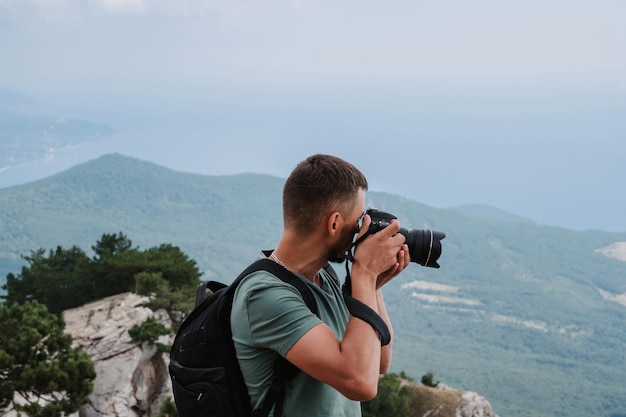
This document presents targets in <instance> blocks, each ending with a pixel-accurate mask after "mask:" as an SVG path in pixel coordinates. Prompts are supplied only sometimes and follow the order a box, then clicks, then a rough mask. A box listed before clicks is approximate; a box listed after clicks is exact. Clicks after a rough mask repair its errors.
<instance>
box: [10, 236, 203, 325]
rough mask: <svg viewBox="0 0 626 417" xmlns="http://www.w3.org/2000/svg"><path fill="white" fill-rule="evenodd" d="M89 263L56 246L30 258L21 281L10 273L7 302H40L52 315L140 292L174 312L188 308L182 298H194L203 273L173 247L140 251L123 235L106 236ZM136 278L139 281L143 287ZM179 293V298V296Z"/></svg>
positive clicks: (78, 254)
mask: <svg viewBox="0 0 626 417" xmlns="http://www.w3.org/2000/svg"><path fill="white" fill-rule="evenodd" d="M92 250H93V251H94V253H95V255H94V256H93V257H92V258H89V257H87V255H86V254H85V252H84V251H83V250H82V249H80V248H78V247H77V246H72V247H71V248H70V249H63V248H62V247H61V246H57V248H56V249H55V250H50V251H49V252H48V253H47V255H46V252H45V250H44V249H38V250H36V251H33V252H31V255H30V256H25V257H24V259H25V260H26V261H27V263H28V266H24V267H22V272H21V273H20V274H18V275H14V274H12V273H9V274H8V275H7V282H6V284H5V285H4V286H3V289H5V290H6V291H7V293H6V295H5V296H3V298H5V299H6V300H7V301H8V302H15V303H24V302H26V301H28V300H36V301H38V302H40V303H42V304H44V305H45V306H46V307H47V308H48V310H49V311H50V312H51V313H54V314H60V313H61V312H62V311H63V310H66V309H69V308H73V307H77V306H80V305H83V304H85V303H87V302H89V301H93V300H97V299H101V298H104V297H107V296H110V295H114V294H120V293H123V292H127V291H132V290H135V289H137V288H139V289H140V290H143V291H144V292H154V293H155V294H157V295H159V296H161V297H163V298H162V299H161V301H159V303H161V304H164V306H165V307H167V308H168V309H169V310H170V311H171V310H173V309H174V308H177V307H178V308H186V307H187V304H185V303H184V302H183V301H182V297H188V296H189V294H190V293H193V292H195V288H196V287H197V285H198V283H199V277H200V272H199V270H198V268H197V266H196V263H195V261H193V260H190V259H189V258H188V256H187V255H185V254H184V253H183V252H182V251H181V250H180V249H179V248H177V247H175V246H172V245H170V244H161V245H159V246H158V247H153V248H149V249H147V250H144V251H141V250H139V249H137V248H133V247H132V242H131V241H130V240H129V239H128V238H127V237H126V236H125V235H124V234H123V233H121V232H120V233H118V234H106V233H105V234H104V235H102V238H101V239H100V240H99V241H98V242H97V243H96V244H95V245H94V246H92ZM135 277H139V283H137V282H136V280H135ZM179 293H180V294H179Z"/></svg>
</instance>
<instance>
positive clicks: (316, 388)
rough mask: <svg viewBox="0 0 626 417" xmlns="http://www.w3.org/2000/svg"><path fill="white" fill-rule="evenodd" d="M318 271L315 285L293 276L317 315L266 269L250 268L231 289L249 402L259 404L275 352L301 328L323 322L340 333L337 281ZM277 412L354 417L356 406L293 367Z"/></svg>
mask: <svg viewBox="0 0 626 417" xmlns="http://www.w3.org/2000/svg"><path fill="white" fill-rule="evenodd" d="M320 274H321V277H322V286H321V287H319V286H317V285H315V284H313V283H312V282H311V281H309V280H307V279H306V278H304V277H301V276H298V277H299V278H300V279H302V280H303V281H304V282H305V283H306V284H307V285H308V287H309V289H310V290H311V292H312V293H313V296H314V298H315V301H316V303H317V308H318V311H319V315H320V318H318V317H317V316H316V315H314V314H313V313H311V310H309V308H308V307H307V306H306V304H305V303H304V300H303V299H302V296H301V295H300V292H299V291H298V290H297V289H296V288H295V287H293V286H292V285H290V284H287V283H285V282H283V281H282V280H280V279H279V278H277V277H275V276H274V275H272V274H270V273H269V272H266V271H257V272H254V273H252V274H250V275H249V276H248V277H247V278H246V279H244V280H243V281H242V282H241V284H240V285H239V287H238V288H237V290H236V292H235V299H234V301H233V309H232V313H231V324H232V331H233V340H234V342H235V349H236V351H237V358H238V359H239V364H240V366H241V371H242V373H243V376H244V379H245V381H246V384H247V386H248V392H249V393H250V397H251V399H252V405H253V407H258V406H259V405H260V404H261V401H262V399H263V396H264V395H265V393H266V391H267V389H268V387H269V386H270V383H271V380H272V376H273V365H274V361H275V360H276V358H277V355H281V356H285V354H286V353H287V352H288V351H289V349H290V348H291V347H292V346H293V345H294V344H295V343H296V342H297V341H298V340H299V339H300V338H301V337H302V336H304V334H306V332H308V331H309V330H311V329H312V328H313V327H314V326H316V325H318V324H319V323H321V322H322V321H323V322H324V323H326V325H328V326H329V327H330V328H331V329H332V330H333V332H334V333H335V336H337V338H338V339H339V340H341V339H342V338H343V335H344V333H345V330H346V326H347V324H348V319H349V317H350V313H349V312H348V309H347V307H346V305H345V303H344V301H343V296H342V295H341V289H340V288H339V285H338V284H337V283H336V282H335V280H334V279H333V278H332V277H331V276H330V275H329V274H328V273H327V272H326V271H324V270H321V271H320ZM283 416H284V417H314V416H320V417H321V416H324V417H328V416H332V417H335V416H337V417H359V416H361V405H360V403H359V402H357V401H352V400H349V399H348V398H346V397H344V396H343V395H342V394H341V393H339V391H337V390H336V389H334V388H333V387H331V386H330V385H327V384H324V383H322V382H320V381H318V380H316V379H314V378H312V377H310V376H309V375H307V374H305V373H304V372H299V373H298V374H297V375H296V377H295V378H294V379H293V380H291V381H290V382H289V383H288V384H287V393H286V396H285V403H284V407H283Z"/></svg>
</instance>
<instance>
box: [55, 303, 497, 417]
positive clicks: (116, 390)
mask: <svg viewBox="0 0 626 417" xmlns="http://www.w3.org/2000/svg"><path fill="white" fill-rule="evenodd" d="M146 301H148V299H147V298H146V297H142V296H139V295H137V294H132V293H126V294H120V295H116V296H113V297H108V298H105V299H103V300H100V301H96V302H93V303H90V304H86V305H84V306H82V307H79V308H75V309H72V310H67V311H65V313H64V317H65V321H66V332H67V333H69V334H71V335H72V337H73V338H74V341H75V343H76V344H77V345H79V346H81V348H82V349H84V351H85V352H87V353H88V354H89V356H90V357H91V359H92V360H93V361H94V364H95V367H96V371H97V377H96V380H95V381H94V390H93V393H92V394H91V395H90V396H89V400H88V403H87V404H86V405H84V406H83V407H82V408H81V410H80V412H79V416H80V417H139V416H148V417H149V416H153V415H155V414H156V412H157V410H158V407H159V404H160V403H161V401H162V400H163V399H164V398H165V397H167V396H169V395H171V384H170V379H169V375H168V372H167V364H168V355H167V354H162V353H160V352H158V351H157V349H156V347H155V346H153V345H150V344H147V343H144V344H141V345H139V344H137V343H135V342H133V341H132V340H131V338H130V336H129V334H128V330H129V329H130V328H131V327H132V326H134V325H136V324H137V325H139V324H141V323H143V322H144V321H145V320H146V319H147V318H148V317H150V316H154V317H155V318H156V319H157V320H158V321H159V322H161V323H163V324H164V325H166V326H168V327H169V326H170V320H169V317H168V316H167V313H165V312H164V311H156V312H153V311H152V310H150V309H148V308H146V307H144V306H143V304H145V303H146ZM159 342H160V343H164V344H171V342H172V338H171V337H170V338H164V339H163V340H159ZM407 384H410V386H411V389H412V391H413V394H414V396H413V402H412V407H413V409H414V411H415V413H414V414H413V415H414V416H415V417H418V416H419V417H426V416H428V417H497V415H496V414H495V413H494V412H493V410H492V408H491V405H490V404H489V402H488V401H487V400H486V399H485V398H483V397H482V396H480V395H478V394H476V393H473V392H467V391H459V390H455V389H451V388H449V387H446V386H444V385H443V384H440V386H439V387H437V388H430V387H426V386H423V385H420V384H414V383H411V382H407Z"/></svg>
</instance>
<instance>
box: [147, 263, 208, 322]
mask: <svg viewBox="0 0 626 417" xmlns="http://www.w3.org/2000/svg"><path fill="white" fill-rule="evenodd" d="M196 287H197V285H186V286H183V287H182V288H176V287H172V286H170V284H169V282H168V281H167V280H166V279H165V278H163V275H162V274H161V273H160V272H140V273H138V274H137V275H136V276H135V292H136V293H137V294H140V295H146V296H149V297H150V301H149V302H148V303H147V307H149V308H150V309H152V310H153V311H156V310H158V309H160V308H163V309H165V310H166V311H167V314H168V315H169V316H170V318H171V319H172V327H173V328H174V330H177V329H178V327H179V326H180V324H181V323H182V321H183V320H184V318H185V316H186V315H187V314H188V313H189V312H190V311H191V310H192V309H193V307H194V303H195V299H196Z"/></svg>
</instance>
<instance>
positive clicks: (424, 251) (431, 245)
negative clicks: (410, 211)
mask: <svg viewBox="0 0 626 417" xmlns="http://www.w3.org/2000/svg"><path fill="white" fill-rule="evenodd" d="M400 234H402V235H403V236H404V237H405V239H406V244H407V246H408V247H409V254H410V255H411V262H415V263H418V264H420V265H422V266H429V267H431V268H439V264H438V263H437V259H439V256H441V239H443V238H445V237H446V234H445V233H443V232H438V231H436V230H430V229H427V230H417V229H405V228H400Z"/></svg>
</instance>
